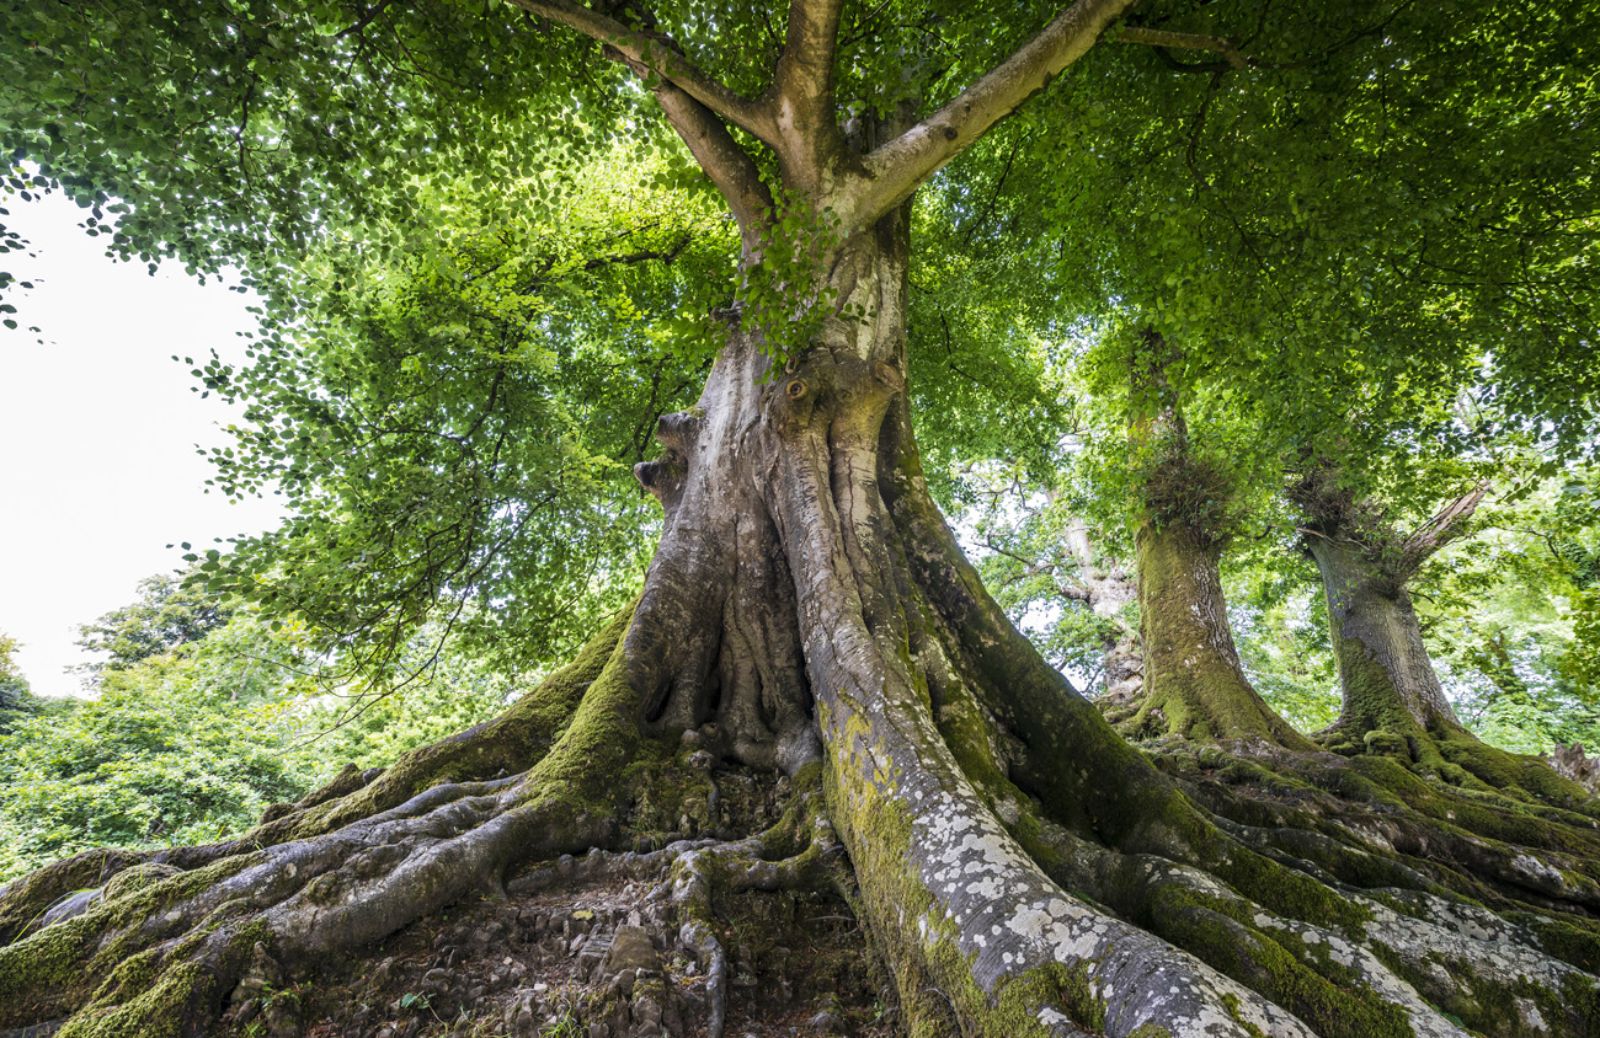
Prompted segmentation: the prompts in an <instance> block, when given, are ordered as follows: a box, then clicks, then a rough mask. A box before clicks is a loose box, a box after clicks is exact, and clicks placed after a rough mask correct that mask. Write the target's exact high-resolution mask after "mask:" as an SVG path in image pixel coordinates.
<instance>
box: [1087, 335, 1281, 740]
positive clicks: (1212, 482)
mask: <svg viewBox="0 0 1600 1038" xmlns="http://www.w3.org/2000/svg"><path fill="white" fill-rule="evenodd" d="M1173 356H1174V354H1173V352H1172V347H1171V346H1170V345H1169V344H1168V343H1167V341H1166V340H1165V339H1164V338H1163V337H1162V336H1161V335H1159V334H1158V333H1156V332H1154V331H1148V332H1145V333H1144V334H1143V335H1142V336H1141V342H1140V345H1139V348H1137V349H1136V350H1135V352H1134V356H1133V369H1132V387H1131V388H1132V390H1133V392H1132V394H1131V396H1132V398H1133V402H1132V403H1131V405H1130V407H1131V411H1130V419H1129V426H1128V431H1129V444H1130V449H1131V450H1132V452H1133V454H1134V456H1135V459H1136V463H1137V465H1138V466H1139V467H1141V468H1142V473H1143V479H1144V485H1143V487H1142V488H1141V491H1142V494H1141V496H1142V499H1143V512H1142V515H1141V516H1140V520H1139V527H1138V530H1137V532H1136V534H1135V542H1134V543H1135V549H1136V553H1137V560H1138V574H1139V623H1140V642H1141V644H1142V645H1143V647H1144V695H1143V698H1142V700H1141V701H1140V703H1139V705H1138V709H1137V710H1136V711H1135V712H1133V713H1132V715H1131V716H1129V715H1127V714H1126V712H1123V713H1122V714H1120V715H1113V716H1115V717H1117V719H1118V720H1119V722H1120V723H1121V724H1122V727H1123V729H1124V730H1125V731H1128V732H1130V733H1133V734H1136V735H1139V736H1149V735H1176V736H1180V737H1183V738H1185V739H1190V740H1194V741H1202V742H1214V741H1217V740H1221V739H1230V740H1237V739H1244V740H1256V741H1264V742H1270V743H1275V744H1277V745H1280V746H1284V747H1288V748H1292V749H1302V750H1303V749H1310V748H1311V743H1310V742H1309V741H1308V740H1307V739H1306V738H1305V737H1304V736H1302V735H1301V734H1300V733H1299V732H1297V731H1295V729H1294V727H1293V726H1292V725H1290V724H1289V722H1287V721H1285V720H1284V719H1283V718H1282V717H1280V716H1278V714H1277V713H1276V712H1275V711H1274V710H1273V709H1272V708H1271V707H1270V706H1268V705H1267V704H1266V702H1265V701H1264V700H1263V699H1262V698H1261V696H1260V695H1259V694H1258V693H1257V692H1256V690H1255V688H1254V687H1253V686H1251V684H1250V682H1249V679H1247V678H1246V677H1245V675H1244V669H1243V667H1242V666H1241V665H1240V663H1239V652H1238V650H1237V649H1236V648H1235V646H1234V644H1233V632H1232V629H1231V628H1230V627H1229V624H1228V607H1227V602H1226V601H1225V600H1224V598H1223V594H1222V576H1221V572H1220V562H1221V557H1222V548H1223V545H1224V544H1225V543H1226V539H1227V536H1228V531H1227V530H1226V529H1224V528H1223V527H1224V525H1225V523H1226V519H1225V513H1226V509H1225V507H1223V505H1222V502H1224V501H1225V499H1226V497H1227V495H1228V493H1229V491H1228V489H1227V487H1226V486H1225V481H1224V480H1223V479H1222V478H1221V477H1220V475H1219V474H1218V473H1215V472H1213V471H1212V470H1211V469H1210V468H1209V467H1208V466H1206V465H1205V464H1203V463H1201V462H1200V461H1198V460H1197V459H1196V458H1195V457H1194V456H1193V454H1192V453H1191V451H1190V447H1189V430H1188V426H1187V424H1186V423H1185V421H1184V418H1183V412H1182V410H1181V408H1180V406H1179V402H1178V398H1177V394H1176V393H1175V392H1174V391H1173V389H1172V387H1171V386H1170V385H1169V384H1168V382H1167V377H1166V365H1167V363H1168V362H1169V360H1170V359H1171V358H1172V357H1173Z"/></svg>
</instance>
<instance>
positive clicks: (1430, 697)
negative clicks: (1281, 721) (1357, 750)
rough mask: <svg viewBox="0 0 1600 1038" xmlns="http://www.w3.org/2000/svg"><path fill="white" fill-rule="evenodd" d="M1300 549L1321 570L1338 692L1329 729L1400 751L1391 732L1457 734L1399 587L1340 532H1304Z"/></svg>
mask: <svg viewBox="0 0 1600 1038" xmlns="http://www.w3.org/2000/svg"><path fill="white" fill-rule="evenodd" d="M1306 547H1307V549H1308V550H1309V551H1310V552H1311V555H1312V558H1314V559H1315V560H1316V563H1317V569H1318V571H1319V572H1320V573H1321V574H1322V586H1323V591H1324V593H1325V594H1326V596H1327V600H1328V628H1329V634H1330V636H1331V638H1332V642H1333V649H1334V655H1335V657H1336V658H1337V659H1338V662H1339V683H1340V686H1341V688H1342V689H1343V692H1344V695H1343V708H1342V710H1341V712H1340V716H1339V720H1338V721H1337V722H1335V724H1334V730H1335V731H1338V732H1342V733H1346V734H1348V735H1349V736H1352V737H1355V738H1360V739H1365V740H1366V741H1367V743H1368V744H1369V748H1370V749H1373V750H1374V751H1375V752H1399V751H1406V748H1405V746H1403V745H1399V746H1396V745H1394V744H1393V737H1395V736H1398V737H1400V738H1404V737H1405V736H1407V735H1415V734H1417V733H1419V732H1439V733H1445V732H1450V733H1454V732H1457V731H1459V730H1460V729H1461V722H1460V721H1459V720H1458V719H1457V717H1456V714H1455V710H1454V708H1452V707H1451V706H1450V701H1449V700H1448V699H1446V698H1445V695H1444V689H1443V687H1441V686H1440V684H1439V678H1438V675H1436V674H1435V673H1434V670H1433V663H1432V661H1431V660H1430V659H1429V657H1428V650H1427V647H1426V646H1425V645H1424V644H1423V641H1422V627H1421V625H1420V624H1419V623H1418V622H1417V612H1416V609H1415V608H1413V606H1412V604H1411V596H1410V595H1408V594H1407V593H1406V589H1405V587H1404V584H1403V583H1402V582H1400V581H1397V580H1396V579H1395V578H1394V576H1393V575H1391V574H1389V573H1387V572H1385V569H1384V567H1383V566H1382V564H1381V563H1380V562H1379V561H1378V560H1376V559H1374V558H1373V557H1372V555H1371V550H1370V548H1369V547H1368V546H1366V545H1363V544H1360V543H1358V542H1355V541H1353V540H1349V539H1344V538H1342V537H1340V536H1339V535H1338V534H1334V535H1327V536H1315V535H1314V536H1310V537H1308V538H1306ZM1406 752H1408V753H1409V751H1406Z"/></svg>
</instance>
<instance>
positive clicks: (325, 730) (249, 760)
mask: <svg viewBox="0 0 1600 1038" xmlns="http://www.w3.org/2000/svg"><path fill="white" fill-rule="evenodd" d="M140 587H141V591H142V596H141V598H140V600H139V601H137V602H135V603H134V604H132V605H130V606H128V607H126V608H124V609H121V610H117V611H116V612H115V613H113V614H111V615H112V616H114V617H117V618H118V621H119V622H118V623H117V624H116V625H115V630H116V631H117V633H118V636H119V638H121V639H123V640H124V643H125V644H131V645H137V646H141V647H148V646H149V645H151V644H152V643H153V641H154V639H156V638H158V637H159V636H161V635H162V634H164V633H167V632H170V630H171V629H172V628H171V621H172V615H173V614H172V610H173V608H174V599H175V598H176V597H177V596H179V595H184V596H188V597H187V601H188V602H189V603H190V604H191V606H192V607H193V608H194V612H195V613H197V614H200V615H228V616H229V618H228V619H227V621H226V622H224V623H222V624H220V625H219V626H213V627H211V628H210V629H209V630H208V631H206V632H205V633H204V634H203V635H202V636H201V637H199V638H196V639H193V640H188V641H183V642H181V643H178V644H175V645H173V646H170V647H168V648H166V649H164V650H162V651H157V652H151V653H147V654H145V655H143V656H141V657H139V658H137V659H131V660H121V661H119V662H117V664H116V665H115V666H106V667H105V668H104V669H103V670H102V671H101V672H100V675H99V681H98V686H99V695H98V698H96V699H92V700H44V701H40V702H39V705H38V706H37V707H36V708H35V709H33V710H30V711H19V712H16V713H13V714H12V715H11V723H10V726H9V728H8V729H7V730H0V788H4V789H5V791H6V795H5V796H4V797H3V798H0V879H4V878H7V877H9V876H11V875H14V874H16V873H19V872H23V871H26V870H27V869H29V868H33V867H36V866H38V865H41V864H44V863H45V862H47V861H49V860H52V859H55V858H58V857H62V856H65V855H68V854H71V853H73V852H75V851H78V850H82V849H85V848H89V847H97V846H107V845H121V846H135V847H138V846H165V845H169V844H186V843H198V842H206V841H210V840H214V839H218V838H220V837H224V836H228V835H231V834H234V833H238V832H241V831H243V830H245V829H248V828H249V827H250V826H251V825H253V824H254V823H255V822H256V821H257V820H258V819H259V818H260V816H261V812H262V811H263V810H264V809H265V808H266V807H267V805H269V804H272V803H277V802H281V801H290V800H295V799H298V798H299V797H300V796H302V795H304V794H305V793H306V792H308V791H310V790H311V789H313V788H315V787H316V786H318V785H320V784H322V783H323V782H325V781H327V780H328V779H329V778H331V777H332V776H333V774H334V773H336V772H337V771H338V770H339V768H341V767H342V766H343V765H344V764H345V763H347V762H354V763H356V764H357V765H359V766H361V767H363V768H368V767H379V766H383V765H385V764H388V763H389V762H391V761H393V760H394V759H395V758H396V757H398V756H399V755H400V754H401V753H404V752H405V751H406V750H408V749H411V748H412V747H414V746H418V745H421V744H424V743H428V742H432V741H434V740H437V739H440V738H443V737H444V736H446V735H449V734H451V733H453V732H456V731H459V730H461V729H462V728H465V727H469V726H471V725H473V724H475V723H477V722H479V721H482V720H484V719H486V718H487V717H489V716H492V715H494V714H495V713H497V712H499V710H500V709H502V708H503V707H504V705H505V704H506V703H507V702H508V701H509V699H510V698H511V697H512V696H513V695H514V689H515V687H516V684H515V682H514V681H513V680H512V679H508V678H506V677H505V676H503V675H500V674H496V673H492V672H490V670H489V669H487V668H485V667H484V666H482V665H481V664H478V663H475V662H472V661H468V660H464V659H462V658H461V657H459V656H457V655H453V654H438V653H436V652H435V649H434V645H433V643H432V642H430V641H428V640H427V638H426V637H425V636H424V637H419V638H418V639H417V642H416V643H415V644H414V645H413V646H411V647H410V648H409V651H408V655H407V656H406V657H405V658H404V663H405V664H406V665H407V667H408V672H410V673H416V674H419V675H422V676H420V677H418V678H416V679H414V680H412V681H411V682H410V683H408V684H407V685H406V686H405V687H404V688H403V689H398V690H397V689H395V688H393V687H391V686H388V685H383V684H373V683H369V682H361V681H337V680H336V676H337V674H338V673H339V672H340V671H341V669H344V668H341V667H340V666H339V662H338V661H337V660H336V659H329V658H326V657H323V656H321V655H319V654H318V653H316V652H315V651H313V649H312V648H311V643H310V639H309V637H308V635H307V631H306V629H305V627H304V625H303V624H282V623H280V624H278V625H277V626H276V627H274V626H273V625H271V624H269V623H267V622H265V621H264V620H262V619H261V617H260V616H259V615H258V614H257V613H256V612H255V611H254V610H251V609H229V608H226V607H221V606H218V605H216V604H215V603H214V602H208V601H207V600H205V599H203V598H202V597H199V596H195V595H191V594H190V593H188V592H179V591H175V590H174V588H175V587H176V584H175V582H174V581H173V580H171V579H168V578H152V579H150V580H146V581H144V582H142V583H141V585H140ZM108 627H109V625H108ZM427 633H428V632H423V634H424V635H426V634H427ZM423 655H428V656H429V657H430V658H429V659H427V660H426V661H424V660H423V659H422V658H421V656H423ZM424 663H426V666H424Z"/></svg>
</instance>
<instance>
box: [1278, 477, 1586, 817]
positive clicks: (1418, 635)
mask: <svg viewBox="0 0 1600 1038" xmlns="http://www.w3.org/2000/svg"><path fill="white" fill-rule="evenodd" d="M1487 490H1488V486H1487V484H1479V485H1478V486H1476V487H1474V488H1473V489H1472V490H1470V491H1468V492H1467V493H1465V494H1463V495H1461V496H1460V497H1458V498H1456V499H1455V500H1454V501H1452V502H1450V503H1449V504H1447V505H1446V506H1445V507H1444V508H1443V509H1441V510H1440V511H1439V512H1438V513H1437V514H1436V515H1435V516H1433V517H1432V518H1431V519H1429V520H1428V521H1427V522H1425V523H1423V524H1422V525H1421V526H1420V527H1419V528H1418V529H1417V530H1416V531H1415V532H1413V533H1412V534H1411V535H1410V536H1401V535H1400V534H1398V533H1396V532H1395V531H1394V530H1392V529H1389V528H1388V527H1387V526H1385V525H1383V524H1382V523H1380V522H1379V521H1378V520H1377V519H1376V518H1375V514H1374V513H1373V511H1372V509H1370V508H1369V507H1368V506H1367V505H1366V504H1365V503H1363V502H1360V501H1357V500H1356V499H1355V498H1354V497H1353V496H1352V495H1351V493H1350V492H1349V491H1348V490H1347V489H1345V488H1344V487H1342V486H1341V485H1340V484H1339V481H1338V477H1337V473H1336V472H1335V471H1334V470H1333V469H1332V468H1331V467H1329V466H1328V465H1327V464H1325V463H1317V464H1316V465H1314V466H1313V467H1312V468H1311V469H1310V470H1309V471H1308V472H1307V473H1306V475H1305V476H1304V477H1303V478H1302V479H1301V480H1300V481H1299V482H1298V483H1297V484H1296V485H1295V487H1294V488H1293V489H1292V496H1293V497H1294V499H1295V502H1296V503H1297V504H1298V505H1299V506H1300V507H1301V509H1303V510H1304V511H1305V512H1306V514H1307V516H1308V517H1309V519H1310V522H1311V528H1310V529H1308V530H1307V532H1306V536H1305V545H1306V549H1307V550H1308V551H1309V552H1310V553H1311V556H1312V557H1313V558H1314V559H1315V560H1316V563H1317V569H1318V570H1319V572H1320V573H1321V575H1322V586H1323V591H1324V593H1325V594H1326V596H1327V602H1328V627H1329V635H1330V637H1331V639H1332V642H1333V648H1334V653H1335V655H1336V657H1337V659H1338V661H1339V683H1340V686H1341V688H1342V690H1343V704H1342V707H1341V710H1340V713H1339V719H1338V720H1337V721H1335V722H1334V723H1333V724H1332V725H1331V726H1330V727H1329V728H1328V729H1327V730H1326V731H1324V732H1319V733H1318V734H1317V738H1318V740H1319V741H1320V742H1321V743H1322V744H1323V745H1325V746H1327V747H1328V748H1329V749H1331V750H1334V751H1336V752H1339V753H1344V754H1358V753H1364V754H1371V755H1374V756H1384V757H1393V758H1395V759H1397V760H1399V761H1401V762H1402V763H1404V764H1406V765H1408V766H1410V767H1413V768H1415V769H1416V770H1418V771H1421V772H1422V773H1424V774H1428V775H1432V776H1437V777H1439V778H1442V779H1443V780H1445V781H1447V782H1450V783H1452V784H1455V785H1461V786H1466V787H1470V788H1475V789H1480V790H1487V789H1494V790H1499V791H1502V792H1509V793H1511V794H1513V795H1517V796H1521V797H1533V798H1538V799H1542V800H1544V801H1546V802H1550V803H1556V804H1562V805H1568V806H1574V805H1577V806H1580V807H1583V808H1585V809H1586V807H1587V805H1588V804H1589V803H1590V796H1589V793H1588V791H1587V790H1586V789H1585V788H1584V787H1582V786H1581V785H1578V784H1577V783H1574V782H1571V781H1570V780H1568V779H1566V778H1564V777H1562V776H1561V775H1560V774H1558V773H1557V772H1556V771H1555V770H1554V769H1552V768H1551V767H1550V766H1549V765H1548V764H1547V763H1546V762H1545V761H1543V760H1542V759H1540V758H1537V757H1529V756H1523V755H1521V754H1514V753H1507V752H1505V751H1503V750H1498V749H1496V748H1494V747H1492V746H1488V745H1486V744H1484V743H1483V742H1481V741H1479V740H1478V738H1477V737H1476V736H1474V735H1473V734H1472V733H1471V732H1469V731H1467V730H1466V728H1465V727H1463V726H1462V724H1461V722H1460V720H1459V719H1458V718H1457V717H1456V713H1455V710H1454V709H1453V708H1452V707H1451V705H1450V701H1449V700H1448V699H1446V698H1445V694H1444V689H1443V687H1442V686H1441V685H1440V684H1439V677H1438V675H1437V674H1436V673H1435V672H1434V669H1433V661H1432V660H1431V659H1430V658H1429V656H1428V650H1427V647H1426V645H1424V643H1423V640H1422V627H1421V625H1420V624H1419V623H1418V620H1417V613H1416V609H1415V608H1413V606H1412V604H1411V596H1410V595H1408V594H1407V593H1406V583H1407V581H1408V580H1409V579H1410V578H1411V576H1412V575H1413V574H1414V573H1415V572H1416V570H1417V568H1418V567H1419V566H1420V565H1421V564H1422V563H1423V562H1424V561H1425V560H1426V559H1427V558H1428V557H1429V556H1430V555H1431V554H1432V553H1433V552H1435V551H1437V550H1438V549H1439V548H1440V547H1441V546H1442V545H1443V544H1444V543H1446V541H1448V540H1449V539H1450V538H1452V537H1454V536H1458V535H1459V533H1460V531H1461V526H1462V521H1463V520H1464V519H1466V518H1467V517H1469V516H1470V515H1471V514H1472V512H1473V510H1474V509H1475V508H1476V507H1477V505H1478V502H1479V501H1480V500H1481V499H1482V498H1483V495H1484V494H1485V493H1486V492H1487Z"/></svg>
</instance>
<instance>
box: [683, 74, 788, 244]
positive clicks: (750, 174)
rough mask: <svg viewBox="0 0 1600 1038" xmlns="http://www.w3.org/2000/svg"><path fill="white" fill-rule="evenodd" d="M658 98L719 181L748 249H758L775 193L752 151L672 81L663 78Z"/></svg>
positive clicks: (703, 165)
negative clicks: (747, 149) (746, 148)
mask: <svg viewBox="0 0 1600 1038" xmlns="http://www.w3.org/2000/svg"><path fill="white" fill-rule="evenodd" d="M655 94H656V100H657V101H658V102H660V104H661V110H662V111H663V112H665V113H666V116H667V120H668V121H669V122H671V123H672V128H673V129H674V130H677V131H678V136H679V137H682V138H683V143H684V144H687V145H688V146H689V153H690V154H692V155H693V156H694V158H695V161H696V162H698V163H699V164H700V168H701V169H703V170H705V172H706V176H708V177H710V178H711V183H712V184H714V185H716V188H717V190H718V191H720V192H721V193H722V197H723V198H725V199H727V201H728V208H729V210H730V211H731V212H732V213H733V218H734V220H735V221H737V222H738V224H739V236H740V239H741V241H742V242H743V245H744V250H745V252H746V254H750V253H753V252H754V251H755V249H756V248H757V246H758V245H759V243H760V240H761V228H762V227H763V225H764V223H765V221H766V218H767V214H768V213H769V212H771V210H772V194H771V193H770V192H769V191H768V190H767V186H766V185H765V184H763V183H762V182H761V173H760V171H759V170H757V169H756V164H755V160H754V159H752V158H751V157H750V153H749V152H747V151H745V150H744V149H743V148H741V147H740V146H739V142H738V141H736V140H734V139H733V135H732V134H731V133H729V132H728V128H727V127H726V126H724V125H723V123H722V120H720V119H718V118H717V117H716V115H714V114H713V113H712V112H711V111H710V110H709V109H707V108H706V106H705V105H703V104H701V103H700V102H699V101H696V100H695V99H694V98H693V97H691V96H689V94H687V93H685V92H684V91H682V90H680V89H678V88H677V87H675V86H673V85H672V84H671V83H661V84H660V85H658V86H657V87H656V90H655Z"/></svg>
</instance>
